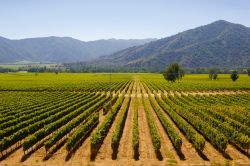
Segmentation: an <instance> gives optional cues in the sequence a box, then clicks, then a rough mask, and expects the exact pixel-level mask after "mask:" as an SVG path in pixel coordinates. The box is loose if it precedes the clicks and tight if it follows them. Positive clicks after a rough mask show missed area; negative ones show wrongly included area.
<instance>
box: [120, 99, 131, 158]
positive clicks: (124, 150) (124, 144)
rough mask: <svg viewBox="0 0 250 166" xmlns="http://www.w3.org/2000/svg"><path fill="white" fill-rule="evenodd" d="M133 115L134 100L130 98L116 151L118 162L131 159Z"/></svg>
mask: <svg viewBox="0 0 250 166" xmlns="http://www.w3.org/2000/svg"><path fill="white" fill-rule="evenodd" d="M133 115H134V98H131V101H130V106H129V110H128V115H127V119H126V122H125V126H124V129H123V134H122V137H121V140H120V145H119V149H118V155H117V157H118V160H120V159H126V160H130V159H133V154H134V152H133V144H132V137H133V135H132V133H133V130H132V129H133V117H134V116H133Z"/></svg>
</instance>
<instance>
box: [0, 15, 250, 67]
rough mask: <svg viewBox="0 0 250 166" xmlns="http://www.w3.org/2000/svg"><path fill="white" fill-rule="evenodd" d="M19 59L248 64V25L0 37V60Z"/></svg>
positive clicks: (162, 64)
mask: <svg viewBox="0 0 250 166" xmlns="http://www.w3.org/2000/svg"><path fill="white" fill-rule="evenodd" d="M18 61H33V62H50V63H65V66H67V67H70V68H78V69H85V70H89V69H91V70H93V68H94V69H96V71H97V69H98V71H103V70H105V69H107V68H108V69H110V68H111V67H113V68H116V69H118V71H119V69H126V70H127V71H128V70H130V69H131V70H135V69H137V70H138V69H143V70H146V71H162V70H163V69H164V68H166V66H168V65H169V64H171V63H174V62H177V63H179V64H180V65H181V66H182V67H184V68H211V67H216V68H229V69H230V68H237V67H250V28H248V27H245V26H243V25H240V24H234V23H230V22H227V21H224V20H219V21H215V22H213V23H211V24H208V25H205V26H201V27H198V28H195V29H191V30H187V31H184V32H181V33H178V34H176V35H173V36H170V37H166V38H162V39H159V40H156V39H142V40H116V39H110V40H97V41H90V42H83V41H80V40H76V39H73V38H69V37H45V38H32V39H22V40H9V39H6V38H2V37H0V63H13V62H18ZM123 71H124V70H123Z"/></svg>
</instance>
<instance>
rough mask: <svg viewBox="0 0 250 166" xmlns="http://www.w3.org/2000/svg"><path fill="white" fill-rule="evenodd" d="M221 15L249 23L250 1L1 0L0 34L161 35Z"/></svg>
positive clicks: (84, 37) (13, 36)
mask: <svg viewBox="0 0 250 166" xmlns="http://www.w3.org/2000/svg"><path fill="white" fill-rule="evenodd" d="M219 19H223V20H227V21H230V22H234V23H239V24H243V25H245V26H248V27H250V0H0V21H1V24H0V36H3V37H6V38H10V39H20V38H31V37H44V36H70V37H73V38H77V39H80V40H84V41H89V40H96V39H109V38H119V39H131V38H138V39H141V38H163V37H167V36H170V35H173V34H176V33H178V32H182V31H184V30H187V29H190V28H195V27H197V26H200V25H205V24H208V23H211V22H213V21H216V20H219Z"/></svg>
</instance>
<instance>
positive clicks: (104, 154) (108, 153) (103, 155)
mask: <svg viewBox="0 0 250 166" xmlns="http://www.w3.org/2000/svg"><path fill="white" fill-rule="evenodd" d="M126 100H128V98H125V100H124V102H123V104H122V107H121V109H122V108H123V107H124V105H125V103H126ZM121 109H120V110H121ZM120 110H119V112H118V113H117V115H116V117H115V120H114V122H113V124H112V126H111V128H110V129H109V132H108V135H107V136H106V138H105V139H104V141H103V144H102V146H101V148H100V150H99V152H98V154H97V156H96V159H95V161H97V162H100V161H101V162H104V163H105V162H106V161H110V160H112V153H113V150H112V148H111V140H112V136H113V133H114V131H115V128H116V124H117V122H118V120H119V117H120V115H121V111H120Z"/></svg>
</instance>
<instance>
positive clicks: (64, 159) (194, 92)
mask: <svg viewBox="0 0 250 166" xmlns="http://www.w3.org/2000/svg"><path fill="white" fill-rule="evenodd" d="M249 149H250V77H248V76H246V75H240V77H239V79H238V80H237V81H236V82H232V81H231V80H230V77H229V75H220V76H219V79H218V80H213V81H212V80H209V78H208V75H198V74H197V75H187V76H185V77H184V78H183V79H182V80H181V81H177V82H176V83H170V82H167V81H165V80H164V78H163V76H162V75H160V74H139V73H138V74H111V75H110V74H106V73H103V74H101V73H99V74H63V73H59V74H47V73H44V74H40V73H39V74H37V75H35V74H32V73H19V74H17V73H16V74H0V165H7V166H8V165H49V166H50V165H91V164H93V165H105V164H106V165H108V164H110V165H134V164H140V165H192V164H196V165H240V164H243V165H250V150H249Z"/></svg>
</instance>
